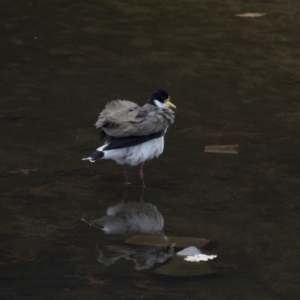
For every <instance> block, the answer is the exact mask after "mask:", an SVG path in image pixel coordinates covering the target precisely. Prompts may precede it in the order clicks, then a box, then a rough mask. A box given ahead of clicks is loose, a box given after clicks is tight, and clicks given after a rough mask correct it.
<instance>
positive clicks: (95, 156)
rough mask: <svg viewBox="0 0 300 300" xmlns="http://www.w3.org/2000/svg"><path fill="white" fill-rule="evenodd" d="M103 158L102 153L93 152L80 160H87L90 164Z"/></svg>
mask: <svg viewBox="0 0 300 300" xmlns="http://www.w3.org/2000/svg"><path fill="white" fill-rule="evenodd" d="M103 156H104V152H102V151H95V152H94V153H93V154H91V155H90V156H87V157H84V158H83V159H82V160H89V161H90V162H92V163H93V162H95V161H97V160H99V159H101V158H102V157H103Z"/></svg>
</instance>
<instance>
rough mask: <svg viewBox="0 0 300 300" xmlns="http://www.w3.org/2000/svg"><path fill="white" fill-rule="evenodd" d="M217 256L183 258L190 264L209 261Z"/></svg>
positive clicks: (198, 255) (204, 255) (203, 255)
mask: <svg viewBox="0 0 300 300" xmlns="http://www.w3.org/2000/svg"><path fill="white" fill-rule="evenodd" d="M216 257H217V255H206V254H197V255H191V256H187V257H185V258H184V260H186V261H190V262H199V261H208V260H210V259H215V258H216Z"/></svg>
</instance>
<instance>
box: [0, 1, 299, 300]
mask: <svg viewBox="0 0 300 300" xmlns="http://www.w3.org/2000/svg"><path fill="white" fill-rule="evenodd" d="M246 12H259V13H266V15H265V16H263V17H261V18H239V17H236V14H239V13H246ZM0 16H1V29H0V32H1V36H2V37H1V47H0V54H1V75H0V76H1V77H0V79H1V80H0V82H1V94H0V104H1V108H0V123H1V126H0V134H1V139H0V143H1V148H0V156H1V160H0V166H1V168H0V181H1V200H0V201H1V202H0V203H1V209H0V217H1V218H0V220H1V227H0V237H1V244H0V299H1V300H2V299H6V300H13V299H214V300H217V299H218V300H219V299H268V300H269V299H299V297H300V293H299V278H300V261H299V250H300V249H299V248H300V241H299V230H300V226H299V225H300V221H299V207H300V206H299V200H300V199H299V198H300V197H299V149H300V139H299V138H300V130H299V128H300V121H299V120H300V118H299V117H300V102H299V99H300V98H299V94H300V84H299V81H300V71H299V70H300V50H299V49H300V29H299V28H300V2H299V1H297V0H287V1H279V0H278V1H276V0H274V1H258V0H255V1H231V0H224V1H196V0H190V1H179V0H178V1H177V0H174V1H169V0H167V1H134V0H130V1H108V0H103V1H100V0H94V1H92V0H85V1H76V0H75V1H64V0H61V1H58V0H56V1H55V0H53V1H51V0H45V1H20V0H16V1H4V0H3V1H2V2H1V8H0ZM158 88H164V89H166V90H167V91H168V92H169V93H170V95H171V99H172V102H174V103H175V104H176V105H177V110H176V120H175V124H174V125H172V126H171V127H170V128H169V130H168V133H167V136H166V147H165V151H164V154H163V155H162V156H161V157H160V158H159V159H158V160H152V161H149V162H147V163H146V164H145V174H146V178H145V180H146V189H145V195H144V199H145V201H146V202H150V203H153V204H154V205H156V206H157V208H158V210H159V212H160V213H161V214H162V215H163V217H164V222H165V227H164V232H165V234H167V235H173V236H183V237H184V236H186V237H200V238H207V239H209V240H211V241H212V244H211V250H212V252H213V253H217V254H218V259H217V260H215V267H218V269H219V271H220V272H219V273H220V274H219V275H214V276H202V277H201V276H199V277H189V278H183V277H168V276H162V275H155V274H154V272H153V270H155V267H153V268H151V269H149V270H146V271H136V270H135V269H134V264H133V262H131V261H125V260H124V261H121V260H120V261H118V262H116V263H115V264H114V265H112V266H111V267H105V266H104V265H102V264H100V263H99V262H97V249H96V246H97V244H103V243H106V242H107V240H108V238H109V237H108V236H105V235H104V234H103V233H102V232H101V231H100V230H99V229H97V228H93V227H90V226H88V225H87V224H86V223H84V222H82V221H81V218H85V219H87V220H91V219H97V218H99V217H101V216H103V215H105V213H106V209H107V207H109V206H111V205H115V204H117V203H118V202H120V201H121V200H122V197H123V189H124V184H123V183H124V178H123V175H122V171H121V168H120V166H118V165H116V164H115V163H114V162H113V161H103V162H99V163H97V164H90V163H88V162H84V161H81V158H82V157H83V156H85V155H87V154H90V153H91V151H92V150H93V149H94V148H95V147H97V146H98V145H100V142H99V141H98V136H97V132H96V131H95V129H94V127H93V124H94V122H95V121H96V118H97V116H98V114H99V112H100V110H101V109H102V108H103V106H104V104H105V103H106V102H108V101H109V100H112V99H117V98H121V99H129V100H133V101H136V102H138V103H139V104H143V102H144V101H145V100H146V99H147V98H148V97H149V96H150V94H151V93H152V92H153V91H155V90H156V89H158ZM224 144H225V145H227V144H238V145H239V146H240V148H239V149H240V151H239V154H216V153H205V152H204V146H205V145H224ZM15 171H18V172H15ZM130 178H131V182H132V183H133V184H132V185H131V186H130V187H129V191H128V193H129V195H128V200H130V201H139V195H140V182H139V178H138V168H131V169H130Z"/></svg>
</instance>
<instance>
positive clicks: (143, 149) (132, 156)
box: [97, 136, 164, 166]
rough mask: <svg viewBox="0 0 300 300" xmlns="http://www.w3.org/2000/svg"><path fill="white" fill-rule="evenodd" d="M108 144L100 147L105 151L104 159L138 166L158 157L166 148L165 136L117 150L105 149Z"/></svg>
mask: <svg viewBox="0 0 300 300" xmlns="http://www.w3.org/2000/svg"><path fill="white" fill-rule="evenodd" d="M105 146H107V145H103V146H102V147H100V148H98V149H97V150H98V151H103V152H104V157H103V159H113V160H114V161H116V162H117V163H118V164H120V165H124V164H128V165H130V166H136V165H138V164H140V163H142V162H144V161H146V160H148V159H152V158H154V157H158V156H159V155H160V154H162V152H163V150H164V137H163V136H162V137H160V138H157V139H153V140H150V141H148V142H146V143H143V144H140V145H136V146H132V147H128V148H122V149H116V150H107V151H105V150H103V148H105Z"/></svg>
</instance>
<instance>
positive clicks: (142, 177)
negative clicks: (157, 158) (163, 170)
mask: <svg viewBox="0 0 300 300" xmlns="http://www.w3.org/2000/svg"><path fill="white" fill-rule="evenodd" d="M143 167H144V163H141V168H140V178H141V180H142V187H143V188H144V187H145V181H144V169H143Z"/></svg>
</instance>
